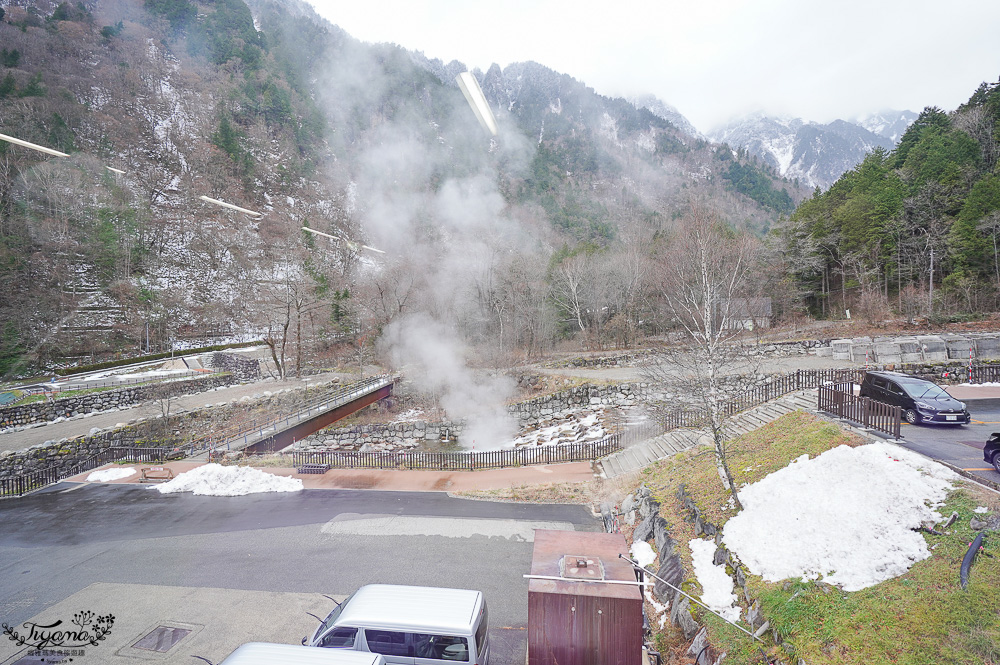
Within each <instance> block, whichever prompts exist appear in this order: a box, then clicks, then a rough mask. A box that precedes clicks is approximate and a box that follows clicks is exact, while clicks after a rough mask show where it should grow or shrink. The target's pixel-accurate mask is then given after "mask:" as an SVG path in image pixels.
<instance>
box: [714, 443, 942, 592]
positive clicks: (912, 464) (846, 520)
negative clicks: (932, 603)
mask: <svg viewBox="0 0 1000 665" xmlns="http://www.w3.org/2000/svg"><path fill="white" fill-rule="evenodd" d="M957 478H958V476H957V475H955V474H954V473H953V472H951V471H950V470H948V469H946V468H944V467H942V466H940V465H938V464H936V463H935V462H932V461H930V460H928V459H926V458H924V457H922V456H920V455H918V454H916V453H913V452H910V451H908V450H906V449H904V448H900V447H898V446H894V445H891V444H888V443H873V444H869V445H865V446H860V447H857V448H849V447H847V446H839V447H837V448H834V449H832V450H829V451H827V452H825V453H823V454H822V455H819V456H818V457H815V458H813V459H809V458H808V456H807V455H803V456H802V457H800V458H798V459H797V460H795V461H793V462H792V463H791V464H789V465H788V466H787V467H785V468H784V469H781V470H780V471H777V472H775V473H772V474H771V475H769V476H767V477H766V478H764V479H763V480H761V481H759V482H756V483H754V484H752V485H749V486H747V487H744V488H743V489H741V490H740V501H741V502H742V503H743V505H744V510H743V511H742V512H741V513H740V514H738V515H736V516H735V517H733V518H731V519H730V520H729V521H728V522H727V523H726V526H725V528H724V529H723V540H724V542H725V544H726V546H727V547H729V548H730V549H731V550H732V551H734V552H736V554H737V555H738V556H739V558H740V560H741V561H742V562H743V563H744V564H746V566H747V567H748V568H749V570H750V572H752V573H753V574H755V575H760V576H761V577H763V578H764V579H765V580H767V581H770V582H776V581H779V580H784V579H789V578H805V579H818V578H822V579H823V581H825V582H827V583H829V584H836V585H840V586H841V587H842V588H843V589H844V590H846V591H857V590H859V589H864V588H866V587H870V586H873V585H875V584H878V583H879V582H882V581H884V580H887V579H891V578H893V577H897V576H899V575H902V574H903V573H905V572H906V571H907V570H909V568H910V566H912V565H913V564H914V563H916V562H917V561H921V560H923V559H926V558H927V557H929V556H930V551H929V550H928V549H927V543H926V542H925V541H924V538H923V536H921V535H920V533H919V532H917V531H914V529H918V528H919V527H920V526H921V525H923V524H925V523H932V524H933V523H937V522H939V521H941V515H939V514H938V513H937V511H936V510H934V508H935V507H936V506H938V505H940V502H941V501H943V500H944V498H945V496H946V495H947V492H948V490H949V489H951V487H952V485H951V482H950V481H952V480H954V479H957ZM873 480H874V481H875V482H873Z"/></svg>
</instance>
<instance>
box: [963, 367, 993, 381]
mask: <svg viewBox="0 0 1000 665" xmlns="http://www.w3.org/2000/svg"><path fill="white" fill-rule="evenodd" d="M969 383H1000V365H973V366H972V367H970V368H969Z"/></svg>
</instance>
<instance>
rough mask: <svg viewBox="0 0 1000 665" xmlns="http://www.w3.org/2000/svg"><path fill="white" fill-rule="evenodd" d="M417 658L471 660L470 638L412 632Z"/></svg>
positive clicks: (411, 636)
mask: <svg viewBox="0 0 1000 665" xmlns="http://www.w3.org/2000/svg"><path fill="white" fill-rule="evenodd" d="M410 638H411V639H412V640H413V656H414V657H415V658H432V659H435V660H447V661H452V662H463V663H467V662H469V640H467V639H466V638H464V637H456V636H453V635H433V634H428V633H410Z"/></svg>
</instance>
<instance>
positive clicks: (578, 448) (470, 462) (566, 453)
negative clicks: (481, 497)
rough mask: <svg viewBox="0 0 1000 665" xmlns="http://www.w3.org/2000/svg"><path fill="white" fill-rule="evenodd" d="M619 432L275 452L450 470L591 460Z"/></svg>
mask: <svg viewBox="0 0 1000 665" xmlns="http://www.w3.org/2000/svg"><path fill="white" fill-rule="evenodd" d="M622 438H623V435H622V434H612V435H610V436H607V437H605V438H603V439H601V440H600V441H596V442H593V443H570V444H563V445H557V446H531V447H528V446H524V447H521V448H513V449H508V450H491V451H470V452H454V453H427V452H373V453H362V452H352V451H320V452H305V451H296V452H292V453H284V454H282V453H279V454H280V455H281V456H282V457H283V458H286V459H288V460H289V461H290V464H289V466H295V467H301V466H303V465H305V464H326V465H328V466H329V467H330V468H333V469H437V470H445V469H452V470H456V471H475V470H477V469H501V468H506V467H515V466H529V465H532V464H560V463H565V462H583V461H590V460H595V459H598V458H600V457H604V456H605V455H610V454H611V453H613V452H616V451H618V450H621V448H622Z"/></svg>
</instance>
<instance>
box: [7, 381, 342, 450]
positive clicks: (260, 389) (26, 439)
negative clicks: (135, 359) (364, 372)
mask: <svg viewBox="0 0 1000 665" xmlns="http://www.w3.org/2000/svg"><path fill="white" fill-rule="evenodd" d="M336 377H340V378H342V379H343V380H344V381H345V382H351V381H356V380H357V378H358V377H357V376H356V375H349V374H336V373H333V372H331V373H327V374H317V375H315V376H307V377H305V378H302V379H285V380H282V381H277V380H274V379H267V380H264V381H258V382H255V383H245V384H240V385H235V386H226V387H223V388H219V389H216V390H209V391H206V392H201V393H194V394H191V395H183V396H181V397H177V398H175V399H173V400H171V402H170V412H171V414H175V413H178V412H179V411H180V410H182V409H183V410H190V409H197V408H202V407H205V406H214V405H216V404H219V403H221V402H231V401H233V400H236V399H240V398H242V397H245V396H251V397H252V396H254V395H257V396H260V395H262V394H263V393H264V392H265V391H268V392H271V393H274V392H277V391H279V390H283V389H285V388H304V387H308V386H311V385H318V384H321V383H325V382H327V381H330V380H332V379H334V378H336ZM159 414H160V405H159V403H157V402H147V403H145V404H140V405H137V406H133V407H129V408H126V409H116V410H114V411H108V412H104V413H95V414H86V415H83V416H76V417H75V418H71V419H69V420H64V421H62V422H57V423H46V424H44V425H41V426H35V427H29V428H27V429H22V430H19V431H14V432H5V433H2V434H0V452H4V451H7V450H23V449H25V448H29V447H31V446H34V445H36V444H39V443H45V442H46V441H58V440H59V439H62V438H73V437H76V436H83V435H86V434H90V431H91V430H92V429H94V428H97V429H106V428H111V427H115V426H116V425H119V424H121V423H127V422H128V421H129V420H133V419H139V418H152V417H155V416H157V415H159Z"/></svg>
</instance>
